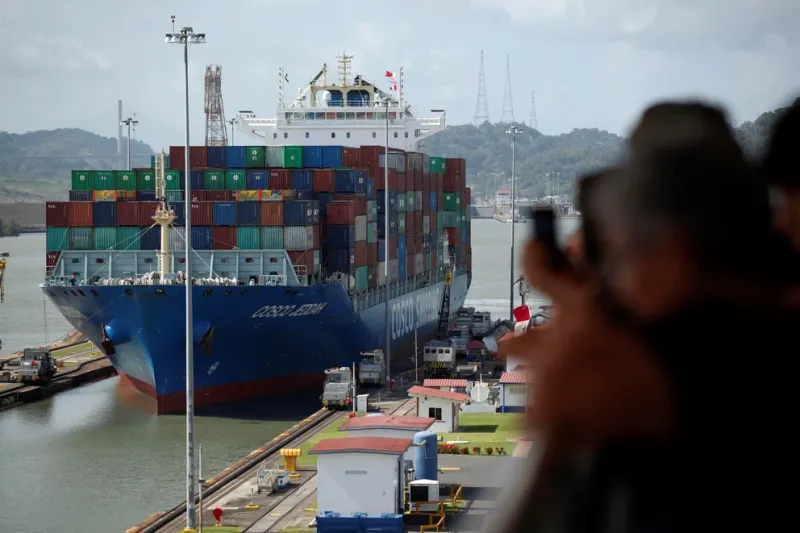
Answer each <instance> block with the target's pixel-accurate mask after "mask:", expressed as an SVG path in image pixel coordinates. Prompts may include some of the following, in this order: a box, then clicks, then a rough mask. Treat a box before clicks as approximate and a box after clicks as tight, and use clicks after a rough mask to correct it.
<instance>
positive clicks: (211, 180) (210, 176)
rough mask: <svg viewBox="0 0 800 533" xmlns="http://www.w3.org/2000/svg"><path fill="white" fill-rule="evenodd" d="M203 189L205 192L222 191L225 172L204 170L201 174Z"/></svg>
mask: <svg viewBox="0 0 800 533" xmlns="http://www.w3.org/2000/svg"><path fill="white" fill-rule="evenodd" d="M203 188H204V189H205V190H207V191H224V190H225V171H224V170H206V171H205V174H203Z"/></svg>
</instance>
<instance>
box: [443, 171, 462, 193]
mask: <svg viewBox="0 0 800 533" xmlns="http://www.w3.org/2000/svg"><path fill="white" fill-rule="evenodd" d="M442 188H443V189H444V191H445V192H458V191H459V186H458V179H457V176H455V175H454V174H445V175H444V180H443V185H442Z"/></svg>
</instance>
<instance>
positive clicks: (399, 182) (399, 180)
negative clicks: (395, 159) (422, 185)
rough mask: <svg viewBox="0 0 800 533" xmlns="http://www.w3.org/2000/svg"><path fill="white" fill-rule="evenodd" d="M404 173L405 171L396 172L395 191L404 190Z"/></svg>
mask: <svg viewBox="0 0 800 533" xmlns="http://www.w3.org/2000/svg"><path fill="white" fill-rule="evenodd" d="M406 188H407V187H406V174H405V172H402V173H401V172H398V173H397V192H406Z"/></svg>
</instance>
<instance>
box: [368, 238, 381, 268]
mask: <svg viewBox="0 0 800 533" xmlns="http://www.w3.org/2000/svg"><path fill="white" fill-rule="evenodd" d="M377 264H378V243H372V244H368V245H367V265H370V266H371V265H377Z"/></svg>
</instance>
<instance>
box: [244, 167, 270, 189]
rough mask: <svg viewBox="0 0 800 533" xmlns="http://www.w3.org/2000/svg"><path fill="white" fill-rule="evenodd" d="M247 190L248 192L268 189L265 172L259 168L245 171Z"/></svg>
mask: <svg viewBox="0 0 800 533" xmlns="http://www.w3.org/2000/svg"><path fill="white" fill-rule="evenodd" d="M247 189H248V190H250V191H263V190H265V189H269V181H268V180H267V171H266V170H262V169H259V168H251V169H249V170H248V171H247Z"/></svg>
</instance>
